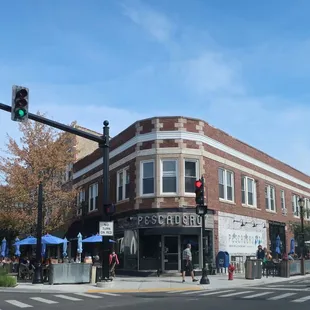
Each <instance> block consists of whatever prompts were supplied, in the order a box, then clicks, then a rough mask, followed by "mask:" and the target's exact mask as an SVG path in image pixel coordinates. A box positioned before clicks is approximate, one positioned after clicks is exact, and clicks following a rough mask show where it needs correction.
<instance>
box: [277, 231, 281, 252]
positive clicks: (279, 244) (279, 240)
mask: <svg viewBox="0 0 310 310" xmlns="http://www.w3.org/2000/svg"><path fill="white" fill-rule="evenodd" d="M280 246H281V239H280V236H279V235H278V237H277V238H276V253H277V254H281V250H280Z"/></svg>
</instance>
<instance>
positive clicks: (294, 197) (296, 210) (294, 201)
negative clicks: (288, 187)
mask: <svg viewBox="0 0 310 310" xmlns="http://www.w3.org/2000/svg"><path fill="white" fill-rule="evenodd" d="M298 200H299V196H298V195H295V194H294V195H292V211H293V214H294V216H295V217H299V205H298Z"/></svg>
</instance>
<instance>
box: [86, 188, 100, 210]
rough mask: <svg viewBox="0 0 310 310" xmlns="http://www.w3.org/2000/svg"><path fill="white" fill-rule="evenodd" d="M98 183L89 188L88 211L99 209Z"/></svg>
mask: <svg viewBox="0 0 310 310" xmlns="http://www.w3.org/2000/svg"><path fill="white" fill-rule="evenodd" d="M97 201H98V183H95V184H92V185H90V186H89V190H88V211H89V212H91V211H94V210H96V209H98V203H97Z"/></svg>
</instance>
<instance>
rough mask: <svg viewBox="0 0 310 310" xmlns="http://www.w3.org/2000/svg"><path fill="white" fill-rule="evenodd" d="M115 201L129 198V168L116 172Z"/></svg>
mask: <svg viewBox="0 0 310 310" xmlns="http://www.w3.org/2000/svg"><path fill="white" fill-rule="evenodd" d="M116 183H117V185H116V186H117V198H116V199H117V201H122V200H125V199H128V198H129V183H130V178H129V169H128V168H126V169H123V170H120V171H118V172H117V182H116Z"/></svg>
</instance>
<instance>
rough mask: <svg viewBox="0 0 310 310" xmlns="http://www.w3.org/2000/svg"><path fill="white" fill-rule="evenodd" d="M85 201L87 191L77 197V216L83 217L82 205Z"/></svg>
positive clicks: (81, 192) (80, 192) (81, 191)
mask: <svg viewBox="0 0 310 310" xmlns="http://www.w3.org/2000/svg"><path fill="white" fill-rule="evenodd" d="M84 201H85V190H80V191H79V192H78V194H77V197H76V206H77V210H76V214H77V215H82V203H83V202H84Z"/></svg>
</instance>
